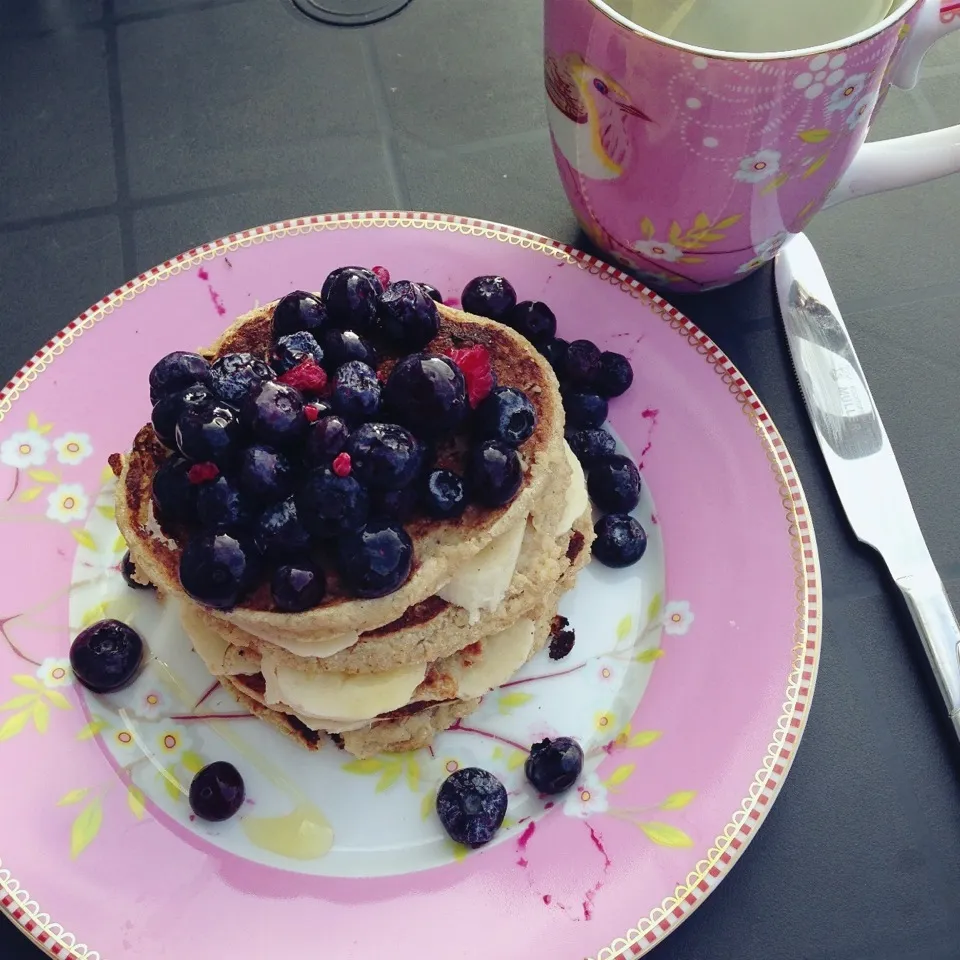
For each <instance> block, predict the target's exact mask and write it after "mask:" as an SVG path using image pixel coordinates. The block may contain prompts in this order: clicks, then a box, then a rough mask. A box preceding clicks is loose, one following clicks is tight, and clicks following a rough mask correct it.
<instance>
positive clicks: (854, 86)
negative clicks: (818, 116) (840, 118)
mask: <svg viewBox="0 0 960 960" xmlns="http://www.w3.org/2000/svg"><path fill="white" fill-rule="evenodd" d="M868 79H869V77H868V76H867V74H865V73H855V74H854V75H853V76H852V77H847V79H846V80H844V82H843V84H842V85H841V86H839V87H837V89H836V90H834V91H833V93H831V94H830V100H829V102H828V103H827V113H836V112H837V111H838V110H847V109H849V108H850V107H852V106H853V105H854V104H855V103H856V102H857V97H859V96H860V94H862V93H863V90H864V87H866V85H867V80H868Z"/></svg>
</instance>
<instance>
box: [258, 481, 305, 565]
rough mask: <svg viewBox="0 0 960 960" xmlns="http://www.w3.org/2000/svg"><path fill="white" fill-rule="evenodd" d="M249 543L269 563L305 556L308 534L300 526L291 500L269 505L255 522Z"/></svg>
mask: <svg viewBox="0 0 960 960" xmlns="http://www.w3.org/2000/svg"><path fill="white" fill-rule="evenodd" d="M253 539H254V542H255V543H256V545H257V548H258V549H259V550H260V552H261V553H263V555H264V556H265V557H266V558H267V559H268V560H269V561H271V562H272V563H283V562H287V561H290V560H295V559H297V558H299V557H302V556H304V555H306V554H307V553H309V551H310V533H309V531H308V530H307V528H306V527H305V526H304V525H303V524H302V523H301V522H300V518H299V516H298V514H297V505H296V502H295V500H294V498H293V497H288V498H287V499H286V500H281V501H280V502H279V503H272V504H270V506H269V507H267V508H266V510H264V511H263V513H261V514H260V516H259V517H258V518H257V521H256V524H255V526H254V532H253Z"/></svg>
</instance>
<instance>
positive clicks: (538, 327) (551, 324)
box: [504, 300, 557, 347]
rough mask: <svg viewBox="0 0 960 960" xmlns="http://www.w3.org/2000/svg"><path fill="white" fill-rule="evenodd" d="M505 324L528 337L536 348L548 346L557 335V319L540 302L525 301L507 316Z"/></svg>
mask: <svg viewBox="0 0 960 960" xmlns="http://www.w3.org/2000/svg"><path fill="white" fill-rule="evenodd" d="M504 322H505V323H507V324H508V325H509V326H511V327H513V329H514V330H516V331H517V333H519V334H521V335H522V336H524V337H526V338H527V339H528V340H529V341H530V342H531V343H532V344H533V345H534V346H537V347H539V346H546V345H547V344H548V343H549V342H550V341H551V340H553V338H554V337H555V336H556V333H557V318H556V317H555V316H554V314H553V311H552V310H551V309H550V308H549V307H548V306H547V305H546V304H545V303H541V302H540V301H539V300H523V301H522V302H521V303H518V304H517V305H516V306H515V307H514V308H513V309H512V310H511V311H510V312H509V313H508V314H507V316H506V318H505V320H504Z"/></svg>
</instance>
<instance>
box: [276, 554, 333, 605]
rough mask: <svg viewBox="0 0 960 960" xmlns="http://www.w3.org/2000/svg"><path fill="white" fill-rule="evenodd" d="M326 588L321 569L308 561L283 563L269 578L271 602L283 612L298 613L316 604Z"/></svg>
mask: <svg viewBox="0 0 960 960" xmlns="http://www.w3.org/2000/svg"><path fill="white" fill-rule="evenodd" d="M326 589H327V581H326V578H325V577H324V575H323V571H322V570H321V569H320V568H319V567H318V566H316V565H315V564H312V563H308V562H302V561H301V562H300V563H285V564H283V565H282V566H279V567H277V569H276V570H274V571H273V576H272V577H271V578H270V595H271V597H273V604H274V606H275V607H276V608H277V609H278V610H283V611H284V612H285V613H299V612H300V611H302V610H310V609H311V608H312V607H316V606H318V605H319V604H320V601H321V600H322V599H323V595H324V593H325V592H326Z"/></svg>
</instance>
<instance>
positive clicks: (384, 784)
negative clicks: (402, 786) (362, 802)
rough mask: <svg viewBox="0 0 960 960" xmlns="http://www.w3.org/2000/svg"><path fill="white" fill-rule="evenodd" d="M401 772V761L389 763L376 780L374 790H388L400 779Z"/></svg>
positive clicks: (380, 791)
mask: <svg viewBox="0 0 960 960" xmlns="http://www.w3.org/2000/svg"><path fill="white" fill-rule="evenodd" d="M401 773H403V763H393V764H389V765H388V766H387V768H386V769H385V770H384V771H383V773H382V774H381V775H380V779H379V780H378V781H377V789H376V792H377V793H383V792H384V791H385V790H389V789H390V788H391V787H392V786H393V785H394V784H395V783H396V782H397V781H398V780H399V779H400V774H401Z"/></svg>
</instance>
